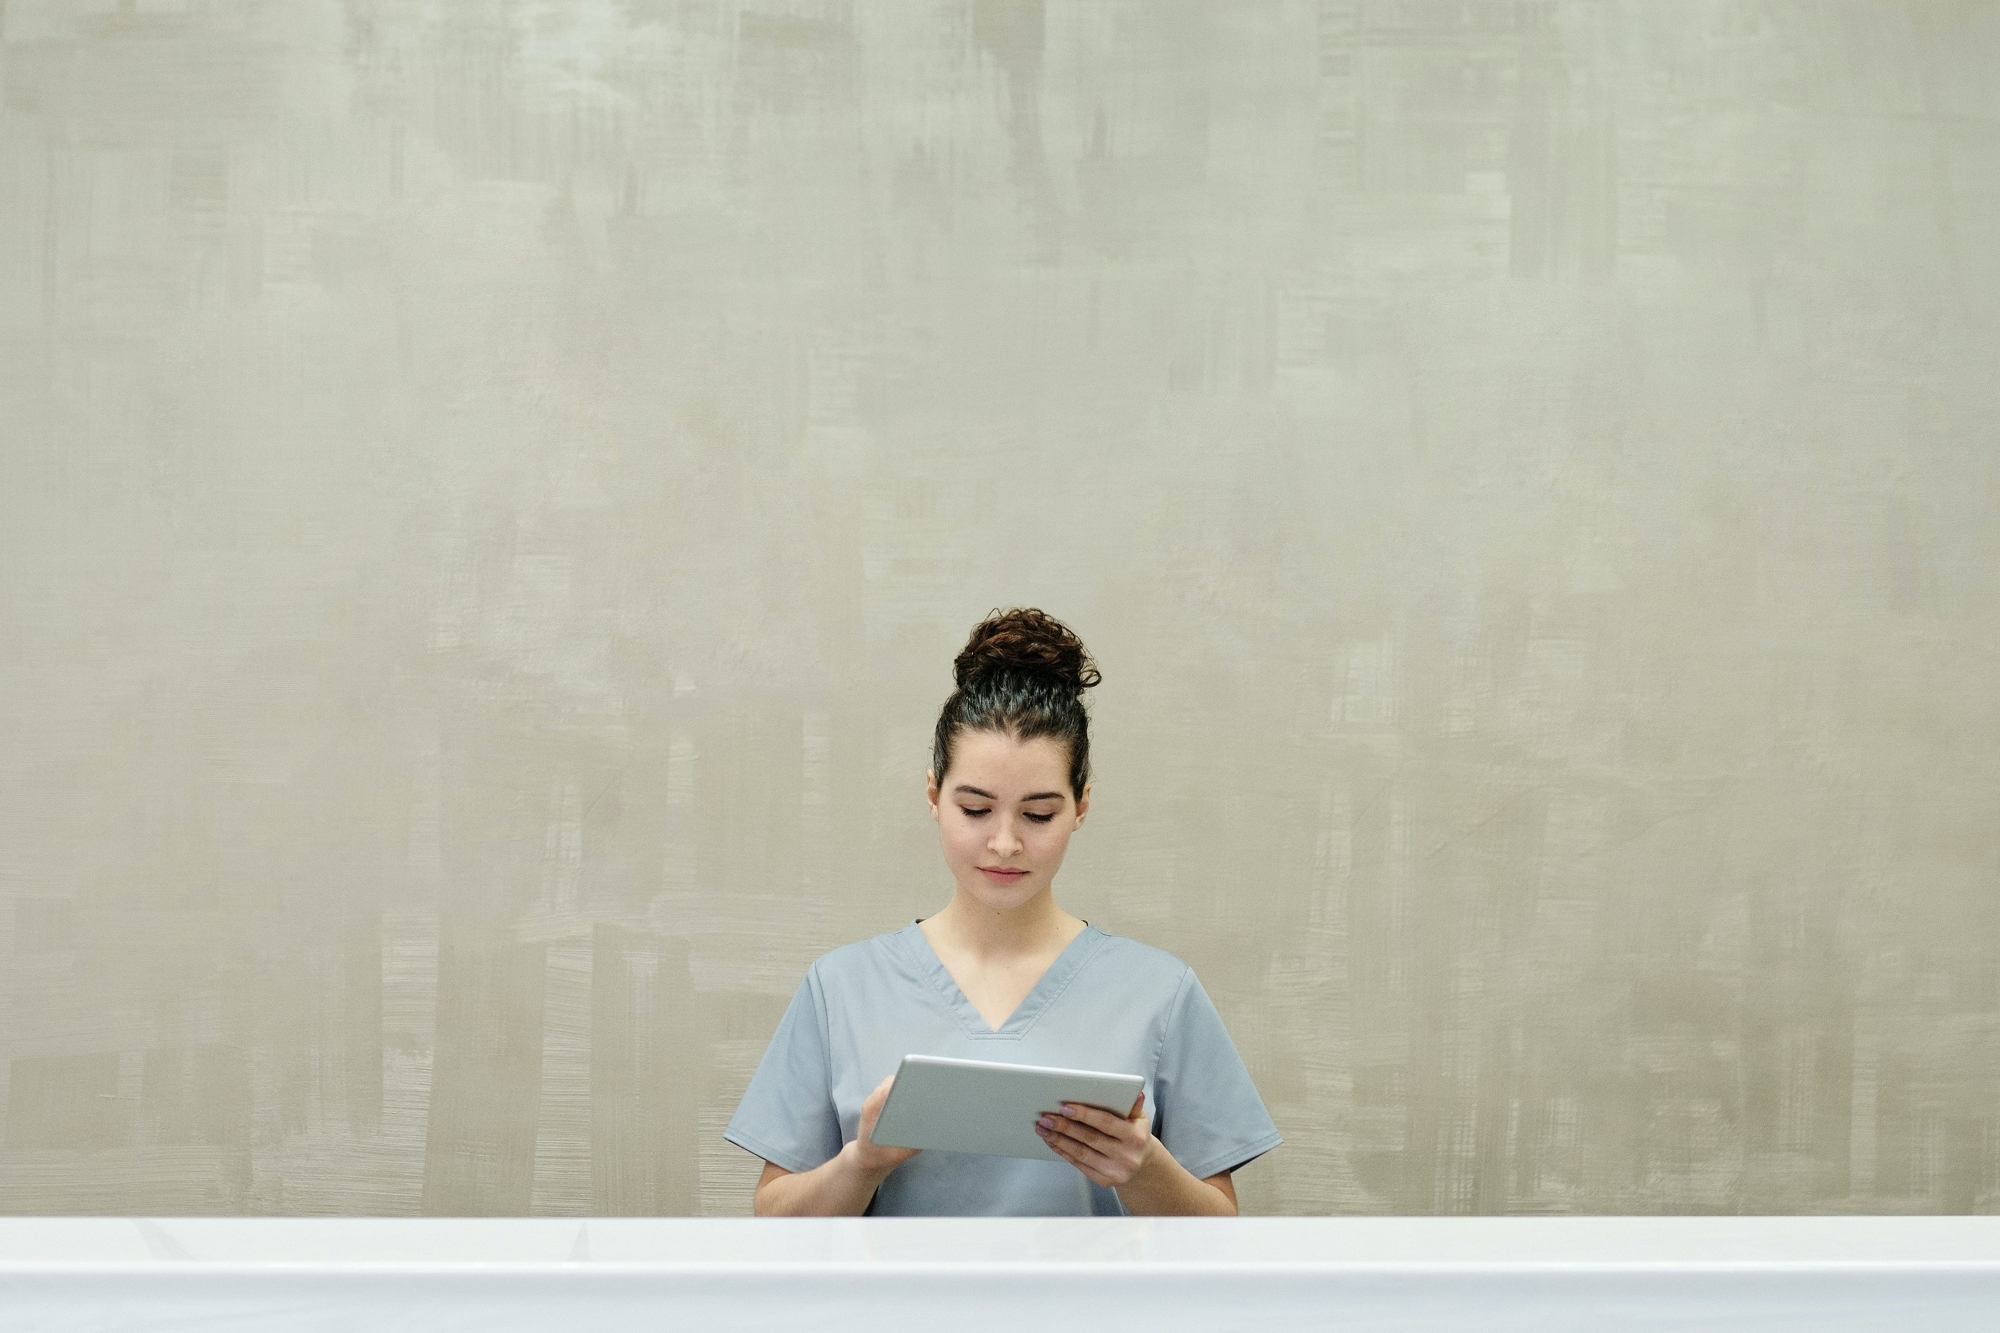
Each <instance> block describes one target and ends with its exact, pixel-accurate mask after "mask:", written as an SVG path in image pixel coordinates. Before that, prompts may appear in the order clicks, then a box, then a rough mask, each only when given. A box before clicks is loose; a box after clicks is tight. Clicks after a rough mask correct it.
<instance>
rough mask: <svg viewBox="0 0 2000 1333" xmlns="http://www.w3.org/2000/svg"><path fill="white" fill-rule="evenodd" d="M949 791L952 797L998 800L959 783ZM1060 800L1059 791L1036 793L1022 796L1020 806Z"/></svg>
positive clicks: (988, 792)
mask: <svg viewBox="0 0 2000 1333" xmlns="http://www.w3.org/2000/svg"><path fill="white" fill-rule="evenodd" d="M951 790H952V792H953V794H954V795H956V794H959V793H963V794H965V795H967V796H978V797H981V798H982V799H984V800H988V801H997V800H999V799H1000V798H999V797H998V796H995V795H994V794H993V793H992V792H990V791H981V790H979V788H977V787H968V786H966V785H965V784H964V783H960V784H959V785H958V786H956V787H953V788H952V789H951ZM1061 799H1062V793H1061V792H1059V791H1038V792H1036V793H1035V794H1034V795H1033V796H1023V797H1022V798H1021V804H1023V805H1026V804H1027V803H1028V802H1029V801H1060V800H1061Z"/></svg>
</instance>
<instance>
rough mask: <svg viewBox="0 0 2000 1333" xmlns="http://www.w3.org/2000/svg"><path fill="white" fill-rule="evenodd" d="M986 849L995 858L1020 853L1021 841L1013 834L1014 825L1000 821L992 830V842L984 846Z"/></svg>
mask: <svg viewBox="0 0 2000 1333" xmlns="http://www.w3.org/2000/svg"><path fill="white" fill-rule="evenodd" d="M986 848H987V850H988V851H990V852H992V853H993V854H994V855H995V856H1002V857H1005V856H1012V855H1013V854H1014V853H1016V852H1018V851H1020V850H1021V839H1020V836H1019V835H1018V834H1016V833H1015V832H1014V825H1013V824H1012V823H1011V822H1008V821H1006V820H1002V821H1001V822H1000V823H999V824H998V825H997V826H996V827H995V828H994V830H993V838H992V841H990V842H988V843H987V844H986Z"/></svg>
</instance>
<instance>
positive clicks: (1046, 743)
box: [950, 731, 1069, 799]
mask: <svg viewBox="0 0 2000 1333" xmlns="http://www.w3.org/2000/svg"><path fill="white" fill-rule="evenodd" d="M953 749H954V751H955V753H954V754H953V755H952V757H951V779H950V780H951V784H952V785H953V786H954V787H956V786H958V785H959V784H961V783H971V784H972V785H973V786H976V787H981V788H984V789H985V790H986V791H987V792H989V793H990V794H991V795H993V796H996V797H1012V798H1014V799H1019V798H1020V797H1021V796H1023V795H1026V794H1028V793H1031V792H1045V791H1055V792H1058V793H1061V792H1063V791H1066V790H1068V787H1069V754H1068V752H1067V751H1066V750H1064V748H1063V746H1062V743H1061V742H1060V741H1058V740H1056V739H1054V738H1053V737H1050V736H1036V737H1033V738H1031V739H1029V740H1022V739H1020V738H1019V737H1017V736H1013V735H1009V734H1007V733H1004V732H997V731H969V732H964V733H962V734H961V735H960V736H959V737H958V743H957V745H955V746H954V747H953ZM996 784H997V786H996ZM997 788H1008V789H1009V790H999V789H997Z"/></svg>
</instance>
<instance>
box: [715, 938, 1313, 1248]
mask: <svg viewBox="0 0 2000 1333" xmlns="http://www.w3.org/2000/svg"><path fill="white" fill-rule="evenodd" d="M906 1055H943V1056H956V1057H958V1058H961V1059H970V1060H999V1061H1003V1062H1005V1063H1008V1064H1022V1065H1051V1066H1055V1067H1058V1068H1067V1069H1102V1070H1107V1071H1111V1072H1115V1073H1130V1074H1138V1075H1140V1076H1142V1077H1143V1078H1144V1079H1145V1080H1146V1106H1147V1108H1148V1110H1149V1111H1150V1112H1151V1114H1152V1117H1153V1132H1154V1133H1155V1134H1156V1135H1158V1136H1159V1139H1160V1142H1161V1143H1162V1144H1164V1145H1166V1148H1167V1151H1169V1152H1171V1153H1172V1154H1173V1155H1174V1159H1175V1160H1176V1161H1178V1162H1179V1163H1180V1164H1181V1165H1182V1166H1184V1167H1186V1168H1187V1169H1188V1170H1189V1171H1191V1172H1193V1173H1194V1174H1195V1175H1196V1176H1212V1175H1214V1174H1216V1173H1217V1172H1219V1171H1230V1170H1234V1169H1235V1168H1237V1167H1239V1166H1242V1165H1243V1164H1244V1163H1245V1162H1248V1161H1249V1160H1250V1159H1251V1158H1253V1157H1256V1156H1258V1155H1259V1154H1261V1153H1265V1152H1268V1151H1270V1150H1271V1149H1272V1148H1275V1147H1276V1146H1277V1145H1278V1143H1279V1142H1280V1139H1279V1135H1278V1127H1277V1126H1276V1125H1274V1124H1273V1123H1272V1122H1271V1117H1270V1114H1269V1113H1268V1112H1267V1111H1266V1110H1265V1109H1264V1102H1263V1099H1262V1098H1261V1097H1259V1096H1258V1095H1257V1089H1256V1086H1255V1085H1254V1084H1252V1083H1251V1081H1250V1073H1249V1071H1248V1070H1246V1069H1245V1068H1244V1067H1243V1060H1242V1057H1241V1056H1239V1055H1237V1053H1236V1047H1235V1046H1234V1045H1233V1044H1232V1043H1231V1042H1230V1040H1229V1033H1228V1031H1227V1030H1226V1029H1225V1028H1224V1027H1223V1025H1222V1016H1221V1015H1220V1014H1218V1013H1216V1012H1215V1005H1214V1004H1213V1003H1212V1002H1211V1001H1210V1000H1209V998H1208V995H1207V993H1206V992H1205V991H1203V990H1202V988H1201V983H1200V982H1199V981H1196V980H1195V976H1194V970H1193V969H1192V968H1190V967H1189V966H1188V965H1187V964H1186V963H1183V962H1182V961H1181V960H1180V959H1178V958H1176V957H1174V956H1173V955H1172V954H1170V953H1167V952H1165V951H1164V950H1161V949H1154V948H1151V947H1149V946H1147V945H1144V944H1141V943H1139V942H1138V941H1137V940H1130V939H1126V938H1124V937H1123V936H1119V935H1110V934H1106V933H1105V932H1104V931H1101V930H1099V929H1097V927H1095V926H1085V927H1084V930H1083V933H1082V934H1080V935H1078V936H1077V937H1076V938H1075V939H1074V940H1071V941H1070V943H1069V947H1067V948H1066V949H1064V950H1063V951H1062V953H1061V954H1060V955H1059V956H1058V957H1057V958H1056V961H1055V962H1054V963H1053V964H1051V965H1050V967H1049V970H1048V971H1047V972H1045V973H1043V975H1042V979H1041V980H1040V981H1038V982H1036V983H1035V988H1034V989H1033V990H1031V991H1029V992H1028V997H1027V998H1026V999H1025V1000H1023V1001H1021V1005H1020V1007H1019V1008H1018V1009H1016V1010H1015V1011H1014V1012H1013V1014H1012V1015H1010V1016H1009V1017H1008V1019H1007V1021H1006V1023H1004V1024H1003V1025H1002V1026H1001V1027H1000V1030H999V1031H997V1032H996V1031H994V1030H993V1029H992V1028H990V1027H988V1026H987V1025H986V1020H985V1019H983V1018H981V1017H980V1016H979V1011H978V1010H976V1009H974V1008H973V1007H972V1003H971V1001H969V1000H967V999H966V998H965V996H964V994H963V993H962V992H961V991H960V990H959V989H958V984H957V983H956V982H954V981H953V980H952V979H951V973H949V972H947V971H946V970H945V967H944V964H943V963H942V962H940V961H939V960H938V956H937V954H936V952H935V951H933V950H932V948H931V945H930V941H929V940H928V939H926V938H925V937H924V933H923V931H922V930H920V929H918V927H917V924H916V923H915V922H912V923H910V924H909V925H908V926H905V927H904V928H903V929H902V930H899V931H896V932H894V933H893V934H888V935H877V936H876V937H875V938H874V939H871V940H862V941H861V942H859V943H858V944H850V945H847V946H845V947H844V948H839V949H835V950H834V951H833V952H831V953H829V954H826V955H825V956H823V957H822V958H820V959H819V961H817V962H815V963H814V964H813V965H812V966H811V967H810V968H808V969H807V971H806V977H805V980H804V981H803V982H801V983H800V984H799V989H798V993H797V994H796V995H794V996H793V997H792V1003H791V1007H790V1008H789V1009H787V1010H786V1011H785V1016H784V1018H783V1019H782V1020H780V1021H779V1023H778V1031H777V1033H776V1034H775V1035H774V1036H773V1037H772V1038H771V1044H770V1046H769V1047H768V1048H766V1050H765V1051H764V1058H763V1060H762V1061H761V1062H760V1063H759V1064H758V1066H757V1072H756V1074H755V1075H753V1076H752V1077H751V1079H750V1086H749V1088H748V1089H747V1090H746V1091H745V1092H744V1094H743V1101H742V1103H741V1104H740V1105H739V1106H738V1107H737V1108H736V1114H735V1116H734V1117H732V1118H731V1120H730V1122H729V1128H728V1129H726V1130H724V1131H723V1137H725V1138H727V1139H728V1140H729V1141H730V1142H731V1143H734V1144H735V1145H736V1146H738V1147H739V1148H742V1149H744V1150H745V1151H747V1152H752V1153H755V1154H756V1155H757V1156H759V1157H761V1158H763V1159H764V1160H765V1161H767V1162H774V1163H776V1164H777V1165H779V1166H781V1167H784V1168H785V1169H786V1170H787V1171H810V1170H811V1169H812V1168H814V1167H816V1166H818V1165H820V1164H821V1163H822V1162H825V1161H827V1160H829V1159H830V1158H832V1157H833V1156H834V1155H835V1154H837V1153H838V1152H839V1151H840V1148H841V1145H842V1144H844V1143H846V1142H847V1141H848V1140H849V1139H852V1138H853V1137H854V1136H855V1134H856V1132H857V1131H858V1128H859V1126H860V1123H861V1103H862V1101H863V1100H864V1099H866V1097H867V1096H868V1094H869V1093H871V1092H873V1091H874V1090H875V1085H876V1084H878V1083H880V1082H881V1081H882V1080H883V1079H885V1078H887V1077H888V1076H889V1075H891V1074H893V1073H895V1072H896V1067H897V1065H898V1064H899V1063H900V1062H901V1060H902V1058H903V1057H904V1056H906ZM868 1211H869V1212H870V1213H872V1214H876V1215H878V1216H914V1215H926V1216H967V1215H982V1216H1002V1217H1006V1216H1013V1217H1026V1216H1069V1215H1075V1216H1088V1215H1090V1214H1093V1213H1095V1214H1110V1215H1116V1214H1120V1213H1123V1212H1124V1211H1125V1208H1124V1205H1123V1204H1122V1203H1120V1201H1119V1199H1118V1194H1117V1192H1116V1191H1115V1190H1110V1189H1102V1188H1099V1187H1097V1186H1094V1185H1092V1184H1091V1183H1090V1181H1089V1179H1088V1178H1087V1177H1086V1176H1084V1174H1083V1173H1082V1172H1081V1171H1078V1170H1077V1169H1076V1168H1075V1167H1073V1166H1071V1165H1070V1164H1069V1163H1067V1162H1031V1161H1025V1160H1022V1159H1019V1158H1012V1157H986V1156H980V1155H975V1154H971V1153H947V1152H921V1153H918V1154H917V1155H916V1156H915V1157H913V1158H911V1159H910V1160H909V1161H907V1162H905V1163H903V1164H902V1165H901V1166H899V1167H897V1168H896V1169H895V1170H894V1171H892V1172H890V1173H889V1176H888V1178H887V1179H886V1180H884V1181H883V1182H882V1185H881V1188H879V1189H878V1190H876V1192H875V1201H874V1203H873V1204H871V1205H870V1206H869V1209H868Z"/></svg>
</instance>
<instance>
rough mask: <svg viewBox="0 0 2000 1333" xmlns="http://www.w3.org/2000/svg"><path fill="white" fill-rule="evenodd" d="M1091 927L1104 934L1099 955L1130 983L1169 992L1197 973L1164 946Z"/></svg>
mask: <svg viewBox="0 0 2000 1333" xmlns="http://www.w3.org/2000/svg"><path fill="white" fill-rule="evenodd" d="M1091 929H1093V930H1096V931H1097V933H1098V934H1099V935H1101V936H1103V939H1102V941H1101V942H1100V943H1099V944H1098V956H1099V957H1100V958H1101V959H1103V960H1104V961H1105V962H1108V963H1111V964H1112V965H1113V966H1114V967H1115V968H1116V969H1117V970H1118V973H1119V975H1120V979H1121V980H1122V981H1124V982H1125V983H1127V984H1138V985H1151V986H1156V987H1160V988H1163V989H1165V990H1167V991H1169V992H1173V991H1178V990H1179V989H1180V988H1181V986H1183V985H1184V984H1186V983H1187V981H1188V980H1189V979H1191V978H1192V977H1193V976H1194V969H1193V968H1191V967H1189V966H1188V965H1187V964H1186V963H1185V962H1183V961H1182V960H1181V959H1180V958H1178V957H1176V956H1175V955H1173V954H1171V953H1168V952H1167V951H1166V950H1165V949H1160V948H1156V947H1154V946H1153V945H1150V944H1145V943H1142V942H1141V941H1139V940H1135V939H1133V938H1132V937H1131V936H1129V935H1114V934H1113V933H1112V932H1110V931H1108V930H1104V929H1102V928H1101V927H1098V926H1092V927H1091Z"/></svg>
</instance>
